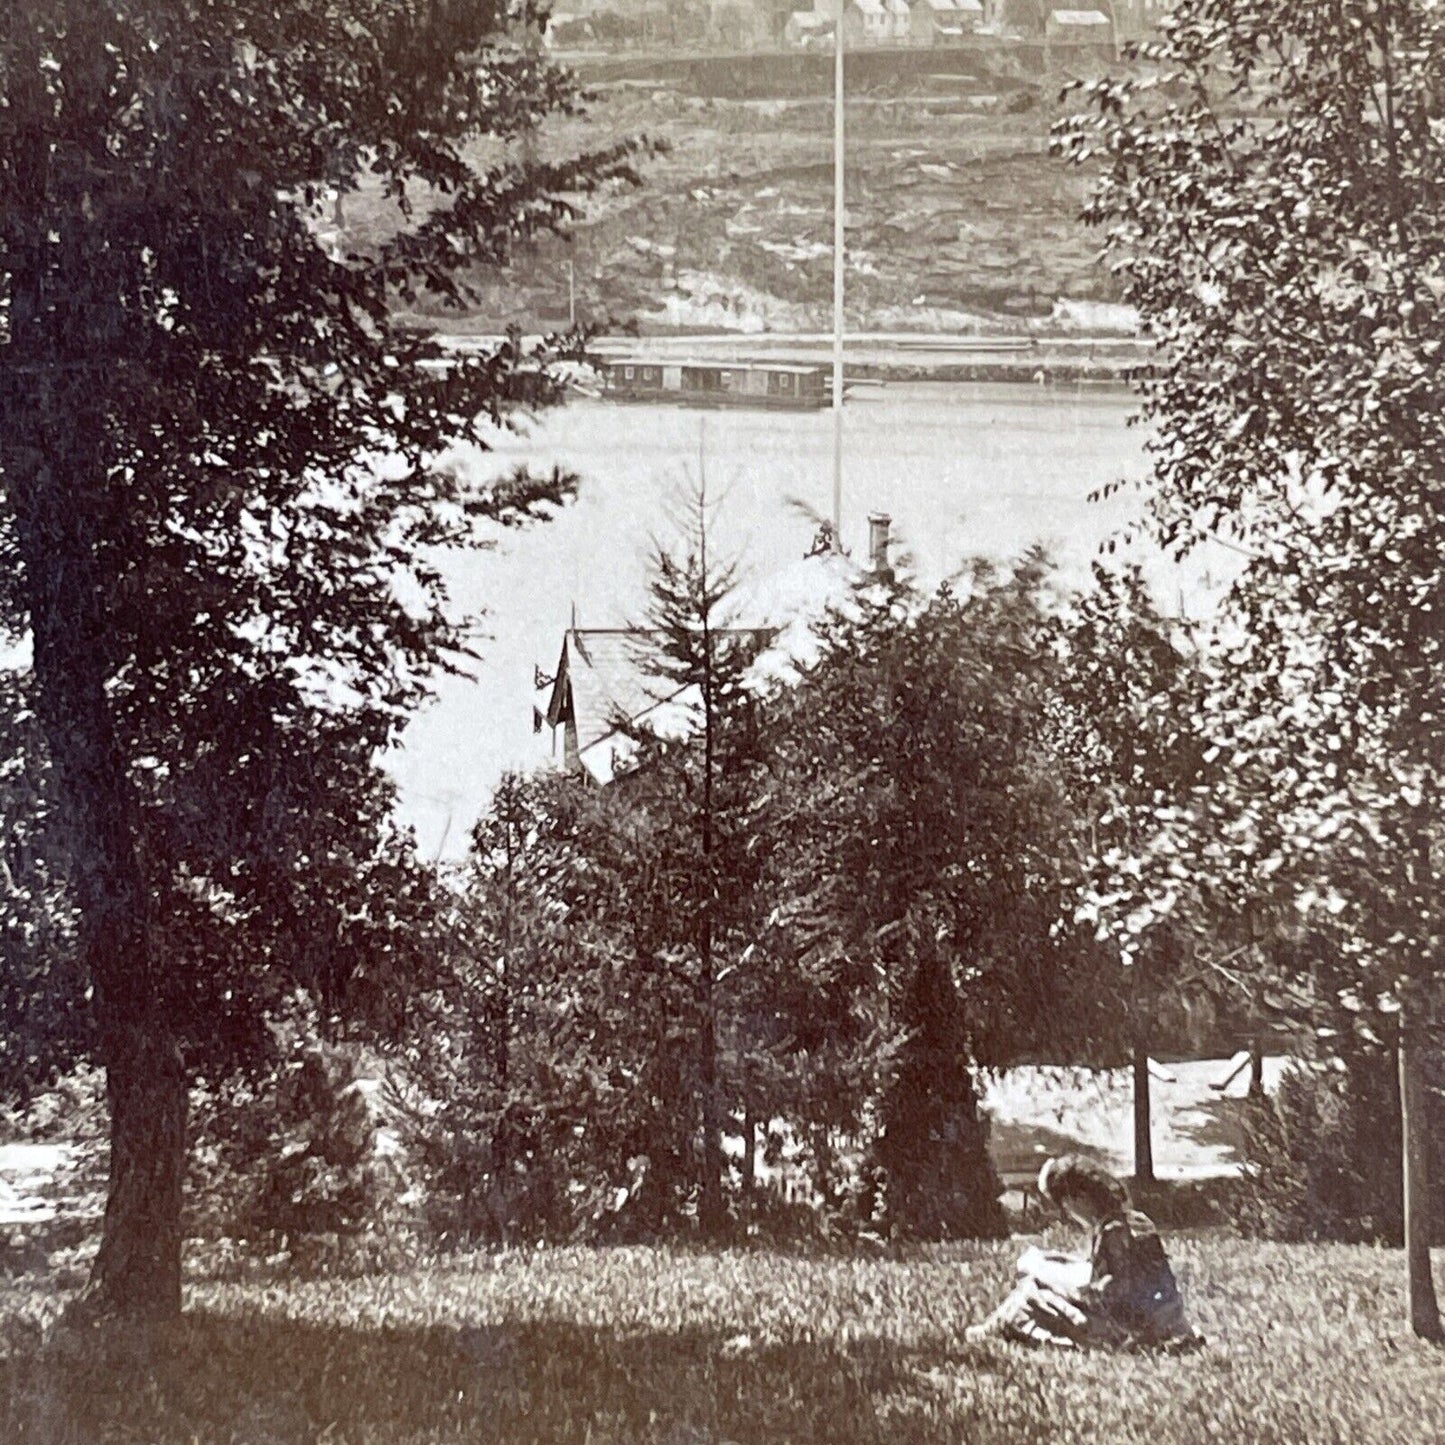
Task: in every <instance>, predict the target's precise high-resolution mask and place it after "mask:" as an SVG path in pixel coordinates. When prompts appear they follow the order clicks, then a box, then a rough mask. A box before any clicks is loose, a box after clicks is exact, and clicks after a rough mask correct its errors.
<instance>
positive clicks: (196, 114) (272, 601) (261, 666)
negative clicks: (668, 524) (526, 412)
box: [0, 0, 628, 1315]
mask: <svg viewBox="0 0 1445 1445" xmlns="http://www.w3.org/2000/svg"><path fill="white" fill-rule="evenodd" d="M507 20H508V17H507V15H506V14H505V13H504V8H503V7H501V6H493V5H489V4H486V3H482V4H477V3H475V0H347V3H344V4H334V3H331V0H296V3H291V4H287V5H284V6H277V5H275V4H272V3H270V0H233V3H229V4H227V5H224V6H217V5H211V4H207V3H202V0H120V3H117V4H112V5H106V6H99V7H97V6H95V5H92V4H90V3H85V0H15V3H12V4H8V5H6V6H5V7H4V10H3V13H0V102H3V103H0V286H3V297H4V306H5V310H4V315H5V327H4V332H3V338H0V341H3V344H0V477H3V506H0V554H3V566H0V577H3V579H4V581H3V587H4V604H5V620H6V623H7V626H8V627H10V628H11V629H13V630H14V631H17V632H19V631H28V633H29V635H30V637H31V639H32V642H33V649H34V665H33V698H34V709H35V716H36V719H37V721H38V728H39V732H40V734H41V735H42V736H43V738H44V742H45V747H46V750H47V754H48V759H49V765H50V766H51V767H52V768H53V770H54V781H55V786H56V794H55V796H56V799H57V806H58V808H59V809H60V810H61V812H62V814H63V817H64V819H65V823H66V835H67V845H68V850H69V855H70V862H71V866H70V887H71V889H72V895H73V900H74V905H75V909H76V917H77V919H78V929H79V935H78V950H79V961H80V969H81V972H82V974H83V976H84V977H85V979H86V982H87V986H88V988H89V989H90V991H91V1000H92V1002H91V1016H92V1020H93V1029H94V1037H95V1046H96V1051H97V1055H98V1057H99V1059H100V1060H101V1061H102V1062H103V1063H104V1065H105V1067H106V1071H107V1078H108V1092H109V1103H110V1110H111V1120H112V1131H111V1144H112V1148H111V1180H110V1194H109V1200H108V1205H107V1210H106V1217H105V1225H104V1232H103V1238H102V1243H101V1247H100V1251H99V1254H98V1256H97V1259H96V1263H95V1267H94V1271H93V1277H92V1286H91V1290H90V1292H89V1296H88V1301H89V1303H90V1304H91V1305H93V1306H94V1307H96V1308H97V1309H101V1310H115V1311H121V1312H127V1313H142V1314H154V1315H165V1314H169V1313H173V1312H174V1311H175V1310H177V1309H178V1308H179V1300H180V1263H179V1262H180V1224H179V1221H180V1201H181V1188H182V1179H183V1166H184V1158H185V1134H186V1098H187V1084H188V1080H189V1078H190V1076H191V1075H192V1073H193V1072H194V1071H195V1070H197V1069H206V1070H210V1069H211V1068H212V1066H213V1062H214V1056H215V1055H217V1054H220V1055H221V1056H224V1055H225V1053H226V1052H227V1050H229V1049H231V1048H232V1047H233V1046H235V1047H237V1048H242V1049H243V1048H244V1046H245V1040H246V1036H247V1034H248V1033H250V1034H251V1035H252V1036H253V1037H254V1035H255V1026H254V1019H255V1006H257V1005H260V1004H261V1003H262V1002H263V1000H264V997H265V995H266V993H267V991H268V989H269V988H270V987H271V986H272V984H275V985H277V986H279V985H280V984H281V981H282V977H281V976H282V975H283V974H285V973H287V972H288V971H290V969H291V968H292V966H293V965H294V966H295V967H296V969H297V970H298V971H299V972H300V974H301V975H302V977H303V978H304V979H305V980H306V981H307V982H311V981H313V980H314V979H319V978H320V977H321V976H323V975H326V976H329V977H331V978H332V980H333V982H334V981H335V976H336V973H337V970H338V969H339V970H340V971H341V972H349V971H350V968H351V962H352V961H351V960H347V959H346V958H345V957H344V954H343V952H342V951H341V950H339V949H338V950H337V951H335V952H333V953H332V954H331V956H330V957H329V958H328V957H327V956H325V953H324V951H321V952H318V951H315V950H306V951H305V952H304V956H298V955H296V954H293V953H292V951H291V949H290V948H289V946H288V947H287V948H286V949H285V950H284V951H283V950H281V949H280V948H279V946H278V947H273V946H272V940H271V938H270V936H269V929H270V924H269V922H268V921H267V920H268V919H269V918H270V916H271V915H270V909H271V907H272V905H273V904H274V903H275V902H276V901H277V900H278V899H280V900H282V901H283V903H284V901H285V900H288V899H289V900H291V901H292V902H295V901H296V900H298V899H299V898H301V897H303V896H304V895H305V894H306V892H307V885H306V884H305V883H304V882H303V881H302V877H303V876H305V875H309V873H310V871H311V870H312V869H313V867H315V868H318V869H319V870H320V872H321V873H322V874H323V875H326V876H327V877H329V879H330V880H332V882H333V883H335V884H336V886H337V887H338V888H341V889H343V891H347V892H348V895H349V896H350V897H351V898H352V899H353V900H355V899H356V894H355V893H354V891H350V890H349V889H344V888H343V879H344V875H345V874H346V872H347V870H348V869H349V868H350V867H351V866H352V864H353V863H354V862H355V861H356V857H357V856H358V853H360V854H364V855H365V856H366V857H367V859H368V860H369V864H368V866H370V867H371V868H373V869H384V868H385V867H386V866H387V863H386V859H385V856H384V850H383V849H381V848H380V847H379V846H377V835H376V833H375V831H374V829H375V826H377V825H378V819H379V816H380V814H379V810H378V807H377V806H376V803H375V800H376V799H377V797H378V794H377V785H376V784H375V782H374V781H373V780H371V779H370V775H369V771H368V770H369V769H370V767H371V759H372V758H373V757H374V756H375V754H376V752H377V751H378V750H379V749H381V748H382V747H384V746H385V745H387V744H388V743H389V742H391V741H392V740H393V739H394V738H395V736H396V734H397V731H398V729H399V727H400V726H401V724H402V723H403V721H404V720H405V718H406V716H407V714H408V712H409V710H410V709H411V708H412V706H413V705H414V704H415V702H416V701H417V700H418V698H419V697H420V696H421V695H422V693H423V690H424V688H425V685H426V679H427V676H428V674H429V673H430V671H431V670H432V669H433V668H434V667H436V666H437V665H438V663H439V662H441V661H442V660H443V659H444V658H445V657H446V656H447V655H448V654H449V651H451V650H455V649H459V648H460V647H461V646H462V645H463V643H464V641H465V638H464V634H463V632H462V631H461V630H460V628H459V626H458V624H457V622H456V620H455V619H454V618H452V617H451V616H450V615H449V614H448V611H447V609H446V606H445V598H444V592H443V588H442V584H441V578H440V576H439V575H438V572H437V570H436V564H435V561H434V558H435V556H436V551H435V549H436V548H437V547H439V546H444V545H446V544H449V543H454V542H460V541H467V540H471V539H473V538H475V537H476V535H477V532H478V529H484V528H485V527H486V525H487V524H488V523H491V522H497V521H512V520H519V519H521V518H524V517H528V516H535V515H538V514H539V513H540V512H541V511H544V510H545V509H546V507H547V506H548V505H550V504H552V503H554V502H555V501H557V500H558V499H559V497H560V496H561V495H562V494H563V492H564V491H565V485H564V483H563V481H562V479H560V478H552V479H543V480H542V481H540V482H534V481H532V480H531V479H528V478H525V477H513V478H511V479H508V480H506V481H504V482H502V483H500V484H498V485H496V486H493V487H485V488H483V487H477V486H473V485H471V484H469V483H468V482H467V481H466V480H465V479H464V478H463V477H461V476H459V475H458V474H456V473H455V472H448V471H445V470H443V469H440V468H438V467H437V466H436V465H435V458H436V456H437V455H438V453H439V451H440V450H441V448H442V447H443V446H444V445H445V444H446V443H447V442H449V441H450V440H452V439H455V438H456V437H458V436H461V435H464V434H465V433H467V432H468V430H469V428H470V427H471V426H472V424H473V418H474V417H476V416H477V415H478V413H485V414H490V415H492V416H494V417H495V416H500V415H502V414H503V413H504V412H505V411H506V410H507V408H508V407H510V406H511V405H513V404H515V403H519V402H526V403H536V404H541V403H545V402H547V401H549V400H551V399H554V398H555V396H556V395H557V387H556V384H555V382H554V381H553V380H552V379H551V377H550V375H549V373H548V372H547V370H546V367H545V364H544V363H545V362H546V360H547V358H548V356H550V355H551V354H554V352H555V350H556V348H555V347H551V348H544V350H543V352H542V354H540V355H536V356H532V355H528V354H527V353H526V352H525V351H524V350H523V348H522V346H521V345H520V343H519V342H518V341H517V340H515V339H511V340H508V341H506V342H504V343H502V344H500V345H499V346H498V347H496V348H495V349H493V350H492V351H490V352H488V353H486V354H483V355H481V356H478V357H476V358H472V359H468V360H466V361H465V362H452V363H445V362H444V359H443V358H442V357H441V355H440V353H439V351H438V348H437V347H436V346H435V345H434V344H432V343H431V342H430V341H428V340H427V339H425V338H423V337H419V336H415V335H410V334H406V333H404V332H402V331H400V330H399V329H398V328H397V326H396V325H395V324H394V323H393V322H392V320H391V315H392V311H391V308H392V306H393V304H394V302H395V301H397V300H398V299H400V300H402V301H411V300H413V299H414V298H416V297H418V296H427V295H430V296H432V297H435V298H438V299H440V300H442V301H457V300H461V299H464V298H465V295H466V281H465V277H464V275H463V274H462V273H463V271H464V270H465V269H466V268H469V267H475V266H481V265H485V264H487V263H490V262H493V261H498V260H501V259H504V258H505V257H506V256H507V255H508V254H509V253H510V252H511V251H512V250H513V249H514V248H515V247H516V246H517V245H518V244H520V243H523V242H525V241H526V239H527V238H528V237H530V236H533V235H537V234H539V233H542V232H546V231H549V230H553V229H556V228H558V227H560V226H562V225H564V224H565V222H566V220H567V219H568V217H569V216H570V215H571V214H572V205H573V202H572V201H570V200H568V199H567V196H575V195H576V194H577V193H579V192H585V191H587V190H589V189H591V188H593V187H595V186H597V185H599V184H603V183H605V182H606V181H608V180H609V179H611V178H614V177H619V176H623V175H625V174H627V171H628V160H627V151H626V148H620V149H618V150H614V151H611V152H608V153H606V154H599V155H594V156H589V157H585V158H583V159H582V160H580V161H577V162H570V163H559V164H549V165H545V166H537V167H534V168H531V169H527V168H523V167H519V166H517V165H514V164H510V163H507V164H503V165H501V166H500V167H497V168H493V169H482V170H477V169H474V168H473V167H472V166H471V165H469V164H468V161H467V158H466V155H465V153H464V146H465V144H466V143H467V142H468V140H469V139H471V138H473V137H479V136H484V135H492V136H501V137H508V136H511V135H514V134H516V133H517V132H518V130H519V128H521V127H523V126H525V125H527V124H530V123H532V122H533V121H534V120H535V119H537V118H539V117H540V116H541V115H543V114H545V113H546V112H547V111H549V110H553V109H556V108H558V107H567V106H570V105H572V104H573V102H574V92H573V91H572V89H571V87H570V85H569V83H568V81H567V80H566V78H565V77H563V76H561V75H559V74H558V73H556V72H554V71H552V70H551V69H549V68H548V67H547V66H546V65H545V63H543V62H541V61H539V60H538V59H537V58H536V57H535V56H533V55H530V54H527V53H525V52H524V51H522V50H520V49H517V48H515V47H512V46H511V45H510V44H509V43H508V42H506V41H505V40H504V38H503V37H504V35H505V33H506V29H507ZM363 181H365V183H367V184H370V185H376V186H379V187H380V188H381V190H382V192H383V193H384V194H385V195H386V196H388V197H389V198H390V199H391V200H392V201H394V202H395V204H396V209H397V213H398V224H397V229H396V231H395V233H394V234H393V235H392V236H391V237H390V238H389V239H388V240H386V241H385V242H384V243H381V244H379V245H377V246H376V247H374V248H373V249H372V250H371V251H370V252H369V253H367V254H365V255H337V254H335V252H334V250H333V248H331V247H330V246H329V245H328V244H326V243H324V242H323V240H322V239H321V236H320V234H319V227H318V212H317V207H318V204H319V203H320V202H321V201H322V199H323V196H324V194H325V193H326V192H327V191H329V190H331V189H333V188H335V187H338V186H339V187H340V188H341V189H342V190H346V189H350V188H353V187H355V186H357V185H359V184H361V183H363ZM429 363H431V364H429ZM358 789H359V792H358ZM358 797H359V798H361V799H362V802H361V803H360V806H359V807H358V803H357V799H358ZM348 822H351V823H353V824H354V825H355V826H354V828H351V827H348ZM367 828H373V834H372V840H371V841H370V842H368V841H367V840H366V839H365V838H364V837H363V835H364V833H365V831H366V829H367ZM327 886H330V885H329V884H328V885H327ZM332 896H336V894H335V893H333V895H332ZM362 911H363V913H364V907H363V909H362ZM202 914H204V915H206V917H207V918H208V919H210V920H211V921H212V922H213V923H215V924H216V925H217V926H215V927H212V928H207V929H205V930H199V929H198V928H197V927H196V924H197V921H198V918H199V917H200V915H202ZM253 928H259V929H260V930H261V933H260V937H259V938H257V937H251V936H248V935H249V934H250V932H251V930H252V929H253ZM388 931H389V930H388V929H387V928H385V927H383V929H382V932H388ZM367 967H368V971H369V972H370V973H371V976H372V977H373V979H377V978H378V975H379V973H380V971H381V965H380V964H379V963H377V961H376V960H375V959H374V958H373V959H370V960H368V964H367ZM238 972H240V973H242V974H243V977H244V981H245V982H244V986H243V987H242V988H241V989H240V991H239V992H236V991H235V990H233V989H232V985H231V982H230V980H232V979H234V978H235V977H236V976H237V974H238ZM218 1000H222V1001H225V1002H226V1003H227V1004H228V1005H229V1004H231V1003H235V1004H237V1005H238V1006H237V1007H235V1008H229V1007H228V1008H227V1009H222V1010H221V1011H220V1012H219V1013H218V1012H217V1011H216V1010H215V1004H216V1002H217V1001H218ZM241 1004H244V1005H245V1007H244V1008H242V1007H240V1005H241Z"/></svg>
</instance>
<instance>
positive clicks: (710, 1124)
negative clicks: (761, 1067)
mask: <svg viewBox="0 0 1445 1445" xmlns="http://www.w3.org/2000/svg"><path fill="white" fill-rule="evenodd" d="M704 967H705V970H706V972H705V974H704V980H705V984H706V987H705V991H704V997H703V1016H702V1039H701V1045H702V1059H701V1061H700V1062H701V1065H702V1199H701V1201H700V1202H699V1204H698V1214H697V1222H698V1225H699V1227H700V1228H701V1230H702V1232H703V1234H705V1235H706V1236H708V1237H709V1238H716V1237H717V1236H718V1235H719V1234H721V1232H722V1227H723V1191H722V1173H723V1152H722V1110H721V1108H719V1106H718V1077H717V1016H716V1011H715V1008H714V1004H713V984H712V977H711V959H710V958H709V959H708V960H707V962H706V964H705V965H704Z"/></svg>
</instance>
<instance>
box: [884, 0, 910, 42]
mask: <svg viewBox="0 0 1445 1445" xmlns="http://www.w3.org/2000/svg"><path fill="white" fill-rule="evenodd" d="M883 9H884V12H885V13H886V14H887V16H888V38H889V39H890V40H892V41H894V42H895V43H897V44H900V45H906V44H908V41H909V37H910V35H911V34H912V29H913V26H912V9H911V7H910V5H909V3H908V0H883Z"/></svg>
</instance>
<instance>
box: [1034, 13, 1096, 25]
mask: <svg viewBox="0 0 1445 1445" xmlns="http://www.w3.org/2000/svg"><path fill="white" fill-rule="evenodd" d="M1049 19H1050V20H1051V21H1053V23H1054V24H1055V25H1107V24H1108V23H1109V17H1108V16H1107V15H1105V14H1104V12H1103V11H1102V10H1050V11H1049Z"/></svg>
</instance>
